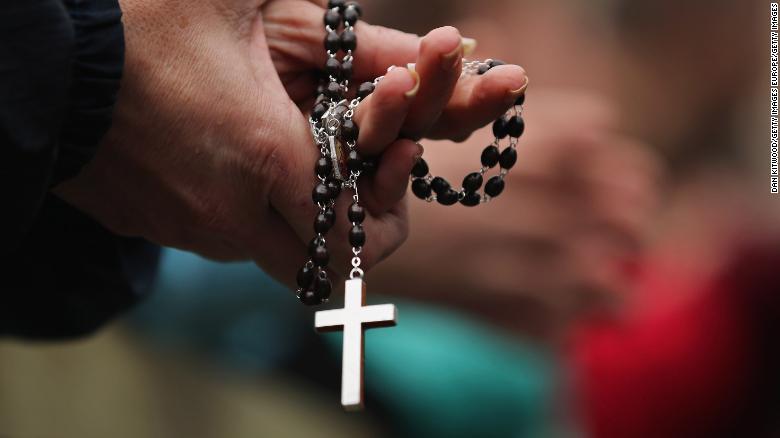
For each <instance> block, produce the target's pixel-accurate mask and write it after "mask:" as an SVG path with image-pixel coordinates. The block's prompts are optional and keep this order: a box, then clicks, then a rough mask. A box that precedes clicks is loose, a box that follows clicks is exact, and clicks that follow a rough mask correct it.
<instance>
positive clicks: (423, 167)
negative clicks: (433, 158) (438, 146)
mask: <svg viewBox="0 0 780 438" xmlns="http://www.w3.org/2000/svg"><path fill="white" fill-rule="evenodd" d="M426 175H428V163H426V162H425V160H423V159H422V157H421V158H418V159H417V162H416V163H414V167H412V176H416V177H417V178H422V177H424V176H426Z"/></svg>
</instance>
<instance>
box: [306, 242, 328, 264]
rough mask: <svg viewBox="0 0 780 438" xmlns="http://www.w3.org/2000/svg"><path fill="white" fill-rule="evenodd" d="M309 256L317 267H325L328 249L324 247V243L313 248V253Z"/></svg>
mask: <svg viewBox="0 0 780 438" xmlns="http://www.w3.org/2000/svg"><path fill="white" fill-rule="evenodd" d="M310 255H311V261H313V262H314V264H315V265H317V266H319V267H324V266H327V265H328V262H329V261H330V255H329V254H328V248H327V247H326V246H325V244H324V243H323V244H322V245H317V246H315V247H314V252H313V253H312V254H310Z"/></svg>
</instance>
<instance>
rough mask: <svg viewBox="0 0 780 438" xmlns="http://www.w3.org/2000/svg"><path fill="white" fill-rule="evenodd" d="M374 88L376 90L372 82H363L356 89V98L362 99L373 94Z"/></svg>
mask: <svg viewBox="0 0 780 438" xmlns="http://www.w3.org/2000/svg"><path fill="white" fill-rule="evenodd" d="M374 88H376V85H374V83H373V82H363V83H362V84H360V86H358V89H357V97H359V98H361V99H364V98H365V97H366V96H368V95H369V94H371V93H373V92H374Z"/></svg>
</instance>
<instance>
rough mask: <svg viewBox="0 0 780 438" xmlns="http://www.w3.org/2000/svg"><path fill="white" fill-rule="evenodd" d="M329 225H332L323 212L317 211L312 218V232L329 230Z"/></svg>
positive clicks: (320, 232)
mask: <svg viewBox="0 0 780 438" xmlns="http://www.w3.org/2000/svg"><path fill="white" fill-rule="evenodd" d="M331 225H333V224H332V223H331V221H330V219H329V218H328V216H327V215H325V213H322V212H321V213H318V214H317V217H315V218H314V232H315V233H319V234H325V233H327V232H328V230H330V227H331Z"/></svg>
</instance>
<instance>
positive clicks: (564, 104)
mask: <svg viewBox="0 0 780 438" xmlns="http://www.w3.org/2000/svg"><path fill="white" fill-rule="evenodd" d="M525 107H526V108H525V109H526V110H527V111H526V114H525V116H524V117H525V118H526V120H527V129H526V134H525V135H524V136H523V137H522V138H521V139H520V143H519V144H518V162H517V164H516V165H515V167H514V168H513V169H512V171H511V172H510V173H509V175H508V177H507V179H506V182H507V187H506V188H505V189H504V192H503V193H502V194H501V195H500V196H499V197H497V198H496V199H494V200H492V201H491V202H490V203H488V204H485V205H481V206H479V207H476V208H473V209H468V208H459V207H458V206H457V205H456V206H453V207H440V206H438V205H429V204H427V203H424V202H416V203H412V224H413V227H412V228H411V238H410V239H409V242H408V243H407V244H406V245H405V247H404V248H402V249H401V250H400V251H398V253H397V254H396V255H394V256H393V257H390V258H389V259H388V260H387V261H386V262H385V263H384V264H383V265H382V266H381V267H380V268H378V269H377V270H375V272H373V273H372V278H374V279H378V281H374V284H376V285H380V288H381V289H380V290H379V292H381V293H388V294H392V293H398V291H403V290H407V289H408V288H407V287H401V285H400V284H399V283H398V280H397V279H399V278H401V279H403V283H404V284H407V285H408V284H425V287H424V288H419V289H415V290H414V293H415V296H416V297H420V296H424V297H426V298H428V299H432V300H435V301H436V302H437V303H449V304H451V305H455V306H458V307H462V308H466V309H468V310H469V311H471V312H474V313H476V314H479V315H482V316H484V317H485V318H486V319H487V320H489V321H490V322H492V323H495V324H498V325H501V326H503V327H505V328H509V329H512V330H520V331H522V332H524V333H526V334H527V333H529V332H530V333H534V334H545V335H549V334H552V333H554V329H556V328H561V327H562V326H563V323H564V322H565V321H566V320H567V319H569V318H571V317H572V316H574V315H577V314H578V313H579V312H582V311H585V310H586V309H588V308H589V307H590V306H591V305H593V304H595V303H599V302H600V303H602V304H604V302H605V300H606V302H609V298H613V297H614V296H615V295H614V294H616V293H621V292H626V291H627V288H628V287H629V286H630V283H631V280H632V279H631V277H630V276H629V273H628V271H627V268H628V267H629V266H630V265H631V264H632V262H634V261H635V260H636V257H637V254H638V251H639V250H640V249H641V247H642V243H643V240H644V238H645V237H646V236H647V232H648V229H649V227H650V225H651V224H652V223H653V218H654V215H653V213H654V211H655V208H656V207H657V202H658V195H659V180H660V166H659V160H658V159H657V157H656V156H655V155H653V154H652V153H651V152H650V150H649V149H648V148H647V147H646V146H645V145H643V144H640V143H638V142H636V141H635V140H633V139H631V138H628V137H625V136H623V135H620V134H618V133H617V132H616V126H617V121H616V117H615V115H614V113H613V112H612V109H611V107H610V106H609V105H608V104H607V103H606V102H603V101H601V100H599V99H596V98H594V97H592V96H588V95H582V94H578V93H572V92H570V91H567V92H547V93H545V92H541V93H540V92H539V90H537V91H536V92H535V93H534V94H533V95H530V96H529V97H528V100H527V102H526V105H525ZM485 134H487V132H485ZM479 140H480V141H479V143H477V144H475V145H474V147H472V148H468V149H466V148H464V149H463V150H462V152H459V153H453V152H452V146H451V145H444V144H442V145H436V144H432V143H430V142H428V143H426V148H427V152H426V158H428V163H429V165H430V166H431V171H432V172H433V173H434V174H435V175H441V176H444V177H445V178H448V179H450V181H452V178H453V176H454V175H462V174H463V173H464V172H466V171H468V169H470V168H473V167H474V166H475V165H476V164H478V163H479V161H478V160H479V152H480V151H481V147H479V146H480V145H485V144H488V143H490V141H491V140H492V139H491V138H488V136H487V135H484V136H480V139H479Z"/></svg>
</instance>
